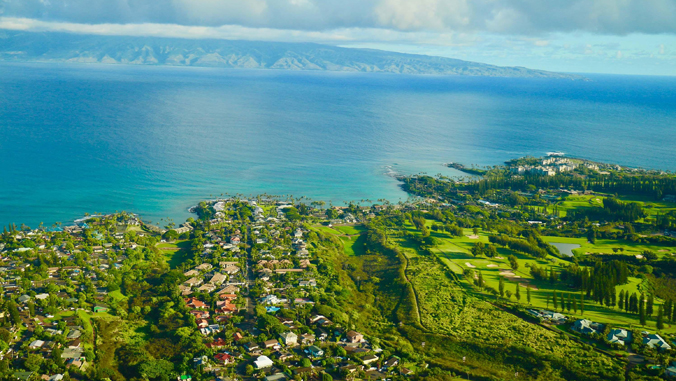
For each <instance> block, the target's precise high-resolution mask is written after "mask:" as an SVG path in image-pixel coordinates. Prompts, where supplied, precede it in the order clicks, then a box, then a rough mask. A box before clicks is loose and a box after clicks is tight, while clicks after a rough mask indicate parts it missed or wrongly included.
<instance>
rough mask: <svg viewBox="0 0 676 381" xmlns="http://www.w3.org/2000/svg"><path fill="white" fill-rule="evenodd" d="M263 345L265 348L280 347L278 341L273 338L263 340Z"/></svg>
mask: <svg viewBox="0 0 676 381" xmlns="http://www.w3.org/2000/svg"><path fill="white" fill-rule="evenodd" d="M263 346H264V347H265V349H270V348H272V349H279V348H280V345H279V341H277V340H275V339H271V340H267V341H264V342H263Z"/></svg>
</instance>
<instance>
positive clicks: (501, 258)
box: [495, 257, 505, 259]
mask: <svg viewBox="0 0 676 381" xmlns="http://www.w3.org/2000/svg"><path fill="white" fill-rule="evenodd" d="M495 259H505V258H503V257H495Z"/></svg>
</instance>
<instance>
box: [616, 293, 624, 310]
mask: <svg viewBox="0 0 676 381" xmlns="http://www.w3.org/2000/svg"><path fill="white" fill-rule="evenodd" d="M617 299H618V303H617V304H618V306H619V307H620V310H621V309H622V308H624V290H620V295H619V296H618V298H617Z"/></svg>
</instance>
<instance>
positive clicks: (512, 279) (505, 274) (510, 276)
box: [500, 269, 537, 290]
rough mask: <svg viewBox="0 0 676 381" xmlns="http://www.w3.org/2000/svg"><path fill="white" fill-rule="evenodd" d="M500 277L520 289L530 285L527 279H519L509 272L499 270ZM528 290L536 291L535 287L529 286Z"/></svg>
mask: <svg viewBox="0 0 676 381" xmlns="http://www.w3.org/2000/svg"><path fill="white" fill-rule="evenodd" d="M500 276H503V277H505V279H507V280H508V281H509V282H515V283H518V284H519V286H521V287H528V285H529V284H530V281H529V280H528V279H523V278H521V276H519V275H516V274H514V273H513V272H512V271H510V270H506V269H501V271H500ZM530 289H531V290H537V287H533V286H531V287H530Z"/></svg>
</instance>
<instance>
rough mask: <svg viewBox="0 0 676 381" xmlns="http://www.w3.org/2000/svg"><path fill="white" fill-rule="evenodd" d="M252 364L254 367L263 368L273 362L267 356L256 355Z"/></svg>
mask: <svg viewBox="0 0 676 381" xmlns="http://www.w3.org/2000/svg"><path fill="white" fill-rule="evenodd" d="M254 365H255V366H256V369H265V368H269V367H271V366H272V365H273V362H272V360H270V358H269V357H268V356H258V358H257V359H256V360H255V361H254Z"/></svg>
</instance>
